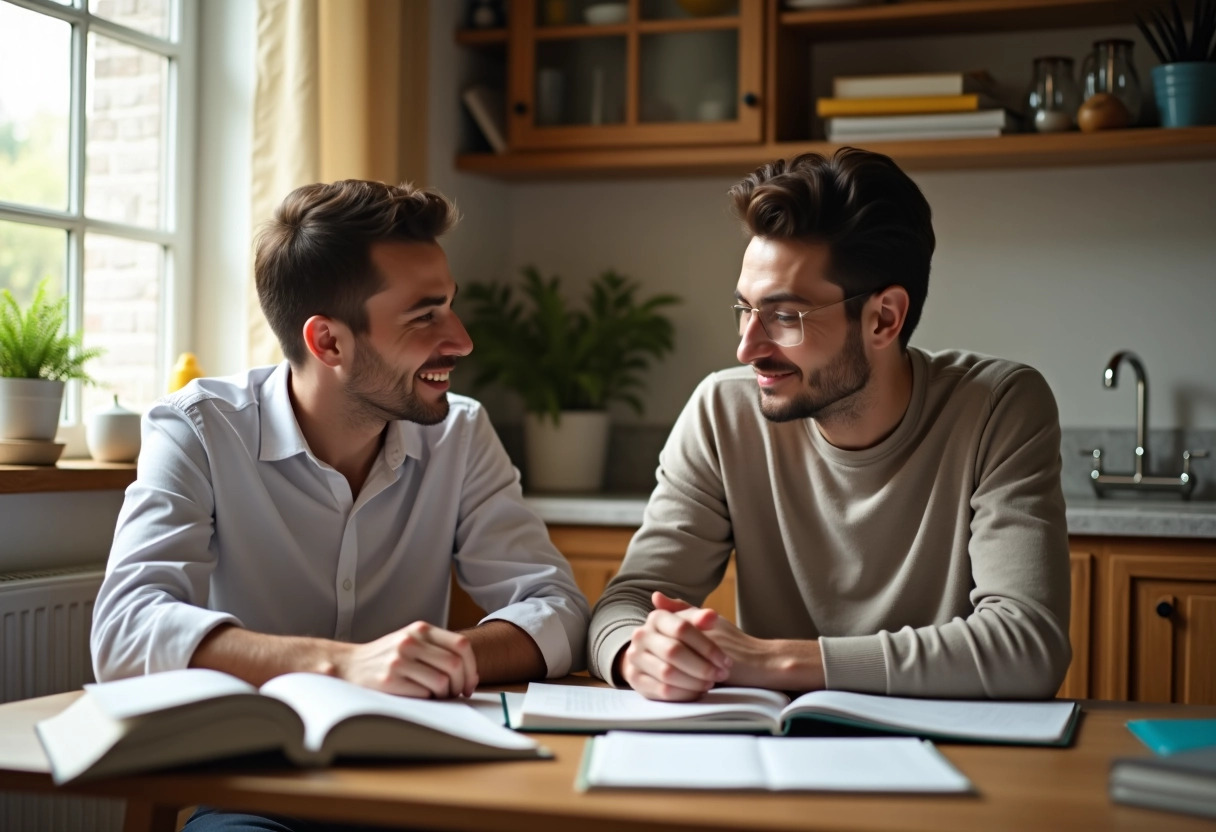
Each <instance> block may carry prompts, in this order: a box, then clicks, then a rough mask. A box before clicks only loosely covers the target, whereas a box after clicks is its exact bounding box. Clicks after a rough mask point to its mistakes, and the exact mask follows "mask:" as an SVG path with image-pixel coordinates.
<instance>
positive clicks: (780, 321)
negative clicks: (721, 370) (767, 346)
mask: <svg viewBox="0 0 1216 832" xmlns="http://www.w3.org/2000/svg"><path fill="white" fill-rule="evenodd" d="M872 294H874V293H873V292H862V293H860V294H857V295H853V296H852V297H847V298H843V299H841V300H838V301H835V302H834V303H825V304H824V305H823V306H816V307H815V308H813V309H807V310H806V311H805V312H795V311H794V310H793V309H783V308H782V307H780V306H773V307H770V308H768V309H755V308H753V307H751V306H746V305H744V304H742V303H736V304H735V305H734V306H732V307H731V308H732V309H734V310H735V330H736V331H737V332H738V333H739V337H740V338H742V337H743V333H745V332H746V331H747V325H748V324H749V323H751V319H752V313H753V312H756V313H758V314H759V317H760V328H761V329H763V330H764V334H765V335H766V336H767V337H768V340H770V341H772V342H773V343H774V344H776V345H777V346H779V347H796V346H798V345H799V344H801V343H802V341H803V339H804V338H805V337H806V330H805V328H804V327H803V325H802V319H803V318H805V317H806V316H807V315H809V314H811V313H812V312H818V311H819V310H821V309H829V308H831V307H833V306H839V305H840V304H842V303H847V302H848V301H851V300H857V299H858V298H864V297H866V296H868V295H872Z"/></svg>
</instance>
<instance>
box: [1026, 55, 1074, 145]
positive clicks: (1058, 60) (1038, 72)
mask: <svg viewBox="0 0 1216 832" xmlns="http://www.w3.org/2000/svg"><path fill="white" fill-rule="evenodd" d="M1072 66H1073V64H1072V58H1063V57H1060V56H1057V55H1045V56H1043V57H1041V58H1035V59H1034V72H1033V77H1032V80H1031V83H1030V92H1029V93H1027V96H1026V115H1027V117H1028V118H1029V119H1030V123H1031V125H1032V126H1033V128H1034V130H1035V132H1038V133H1059V132H1062V131H1064V130H1071V129H1072V127H1073V119H1074V118H1075V117H1076V113H1077V107H1078V106H1080V103H1081V102H1080V100H1079V97H1078V95H1077V84H1076V81H1074V80H1073V69H1072Z"/></svg>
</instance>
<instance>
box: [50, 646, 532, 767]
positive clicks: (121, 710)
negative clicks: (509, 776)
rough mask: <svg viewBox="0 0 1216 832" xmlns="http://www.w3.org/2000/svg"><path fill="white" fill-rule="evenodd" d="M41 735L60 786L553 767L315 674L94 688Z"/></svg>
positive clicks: (412, 705) (190, 677)
mask: <svg viewBox="0 0 1216 832" xmlns="http://www.w3.org/2000/svg"><path fill="white" fill-rule="evenodd" d="M36 730H37V733H38V739H39V741H40V742H41V743H42V748H43V750H44V751H45V752H46V756H47V759H48V760H49V762H50V764H51V774H52V777H53V779H54V781H55V782H56V783H69V782H72V781H75V780H83V779H91V778H94V777H103V776H111V775H118V774H127V773H131V772H137V771H147V770H153V769H160V768H167V767H170V766H175V765H183V764H186V763H199V762H205V761H210V760H219V759H224V758H227V757H234V756H238V755H245V754H256V753H263V752H272V751H281V752H283V754H284V755H285V756H286V757H287V759H288V760H290V761H291V762H293V763H295V764H296V765H301V766H321V765H328V764H329V763H330V762H331V761H332V760H333V759H334V758H335V757H344V756H357V757H387V758H393V759H402V760H448V759H458V760H501V759H517V758H525V759H526V758H536V757H545V756H549V752H548V751H547V750H546V749H544V748H543V747H542V746H540V745H539V744H538V743H537V742H536V741H535V740H532V739H530V738H528V737H525V736H522V735H520V734H517V733H516V732H514V731H511V730H509V729H507V728H504V727H503V726H501V725H499V724H496V723H495V722H493V721H491V720H490V719H487V718H486V717H485V716H483V715H482V714H480V713H478V712H477V711H476V710H474V709H473V708H470V707H469V706H468V705H465V704H463V703H461V702H459V701H448V702H432V701H427V700H420V699H407V698H405V697H401V696H394V695H392V694H388V693H381V692H379V691H374V690H370V689H368V688H363V687H359V686H358V685H354V684H351V683H350V682H346V681H343V680H341V679H335V678H333V677H330V676H321V675H319V674H315V673H288V674H286V675H284V676H278V677H275V678H274V679H271V680H270V681H269V682H267V683H266V684H264V685H262V687H261V688H255V687H254V686H253V685H250V684H248V683H246V682H244V681H242V680H240V679H238V678H236V677H235V676H230V675H228V674H226V673H220V672H218V671H215V670H202V669H189V670H171V671H165V672H163V673H153V674H150V675H147V676H136V677H133V678H130V679H121V680H119V681H115V682H106V683H103V684H91V685H85V693H84V695H83V696H81V697H80V698H79V699H77V700H76V701H74V702H73V703H72V704H71V705H69V706H68V707H67V708H65V709H64V710H63V711H62V712H60V713H59V714H56V715H55V716H53V717H50V718H49V719H44V720H43V721H41V722H39V723H38V724H37V726H36Z"/></svg>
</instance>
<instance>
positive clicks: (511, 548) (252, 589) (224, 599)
mask: <svg viewBox="0 0 1216 832" xmlns="http://www.w3.org/2000/svg"><path fill="white" fill-rule="evenodd" d="M289 373H290V368H289V366H288V365H287V364H286V363H283V364H280V365H279V366H277V367H260V368H257V369H254V370H251V371H249V372H247V373H244V374H241V375H237V376H231V377H228V378H211V379H200V380H198V381H196V382H193V383H191V384H190V385H188V386H187V387H185V388H184V389H183V390H181V391H179V392H177V393H175V394H173V395H171V396H169V397H167V398H164V399H162V400H161V401H160V402H158V403H157V404H156V405H155V406H154V407H153V408H152V409H151V411H149V413H148V415H147V416H146V417H144V422H143V448H142V450H141V453H140V456H139V474H138V477H137V479H136V481H135V482H134V483H133V484H132V485H131V486H130V487H129V488H128V489H127V492H126V500H125V502H124V503H123V507H122V511H121V513H120V514H119V517H118V527H117V530H116V531H115V534H114V544H113V548H112V549H111V551H110V559H109V563H108V564H107V567H106V577H105V581H104V582H103V584H102V587H101V591H100V593H99V594H98V597H97V603H96V607H95V609H94V614H93V633H92V650H93V666H94V670H95V672H96V675H97V678H98V679H99V680H108V679H116V678H122V677H125V676H133V675H138V674H142V673H154V672H157V671H161V670H172V669H176V668H183V667H186V666H188V663H189V661H190V657H191V656H192V655H193V654H194V651H195V649H196V648H197V647H198V645H199V642H201V641H202V639H203V637H204V636H205V635H206V634H207V633H208V632H210V631H211V630H212V629H214V628H215V627H217V626H218V625H220V624H224V623H231V624H236V625H238V626H241V627H246V628H248V629H250V630H253V631H256V632H261V633H270V634H277V635H300V636H319V637H324V638H330V639H335V640H338V641H345V642H354V643H363V642H367V641H371V640H373V639H376V638H378V637H380V636H382V635H385V634H386V633H390V632H393V631H394V630H397V629H399V628H401V627H404V626H405V625H407V624H410V623H411V622H414V621H419V620H421V621H429V622H430V623H432V624H435V625H438V626H445V625H446V622H447V617H448V598H449V591H450V588H451V570H452V566H453V565H455V567H456V575H457V579H458V580H459V582H460V585H461V586H463V587H464V588H465V590H466V591H468V593H469V595H470V596H472V598H473V600H475V601H476V602H477V603H478V604H479V605H480V606H481V607H482V608H483V609H486V610H492V611H494V612H491V613H490V614H489V615H488V616H487V617H486V620H490V619H501V620H504V621H510V622H511V623H513V624H515V625H517V626H519V627H520V628H521V629H523V630H524V631H525V632H527V633H528V634H529V635H530V636H531V637H532V638H533V640H534V641H535V642H536V644H537V646H538V647H539V648H540V651H541V653H542V654H543V655H544V659H545V665H546V668H547V673H548V676H550V677H553V676H561V675H564V674H566V673H568V672H570V671H571V670H576V669H578V668H579V667H580V666H581V665H582V662H583V653H584V639H585V637H586V630H587V621H588V617H589V611H588V607H587V601H586V599H585V598H584V597H583V595H582V593H581V592H580V591H579V589H578V587H577V586H576V585H575V583H574V578H573V576H572V574H571V571H570V567H569V565H568V564H567V563H566V560H565V559H564V558H563V557H562V556H561V554H560V553H559V552H558V551H557V550H556V549H555V548H554V547H553V544H552V543H551V542H550V541H549V536H548V534H547V533H546V530H545V526H544V524H543V523H542V521H541V520H540V518H538V517H537V516H536V514H535V513H534V512H533V511H532V510H531V509H530V508H528V507H527V506H526V505H525V504H524V502H523V497H522V493H521V491H520V486H519V474H518V472H517V471H516V470H515V468H514V467H513V466H512V465H511V462H510V460H509V459H508V457H507V454H506V452H505V451H504V450H503V447H502V444H501V443H500V442H499V440H498V436H497V435H496V434H495V433H494V430H493V428H492V427H491V425H490V420H489V417H487V416H486V414H485V411H484V410H483V409H482V407H481V405H480V404H478V403H477V402H476V401H474V400H473V399H470V398H466V397H464V396H456V395H450V396H449V401H450V403H451V409H450V412H449V413H448V415H447V418H445V419H444V420H443V421H442V422H440V423H439V424H436V425H430V426H424V425H419V424H416V423H413V422H404V421H398V422H391V423H389V425H388V429H387V430H386V432H385V438H384V444H383V447H382V449H381V451H380V454H379V455H378V456H377V457H376V461H375V463H374V464H373V465H372V469H371V472H370V473H369V474H368V477H367V481H366V482H365V483H364V485H363V488H362V490H361V491H360V492H359V495H358V497H357V498H356V497H352V495H351V489H350V485H349V484H348V483H347V481H346V478H345V477H343V476H342V475H341V474H340V473H338V472H337V471H336V470H334V469H333V468H332V467H330V466H329V465H327V464H325V463H324V462H321V461H320V460H318V459H317V458H316V457H315V456H313V454H312V452H311V451H310V450H309V448H308V444H307V442H306V441H305V440H304V436H303V434H302V433H301V432H300V427H299V424H298V423H297V422H296V418H295V413H294V411H293V410H292V407H291V401H290V398H289V396H288V376H289Z"/></svg>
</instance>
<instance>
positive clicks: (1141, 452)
mask: <svg viewBox="0 0 1216 832" xmlns="http://www.w3.org/2000/svg"><path fill="white" fill-rule="evenodd" d="M1124 361H1126V362H1127V363H1128V364H1131V365H1132V370H1134V371H1135V373H1136V471H1135V473H1134V474H1133V475H1132V476H1133V477H1135V479H1137V480H1141V479H1143V478H1144V469H1145V468H1147V467H1148V442H1147V440H1146V434H1147V433H1148V373H1146V372H1145V371H1144V363H1143V362H1142V361H1141V360H1140V356H1138V355H1136V354H1135V353H1134V352H1131V351H1129V350H1122V351H1120V352H1117V353H1115V354H1114V355H1113V356H1112V357H1111V359H1110V361H1109V362H1107V364H1106V372H1105V373H1103V374H1102V385H1103V386H1104V387H1105V388H1106V389H1107V390H1114V389H1115V388H1116V387H1118V386H1119V365H1120V364H1122V363H1123V362H1124Z"/></svg>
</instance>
